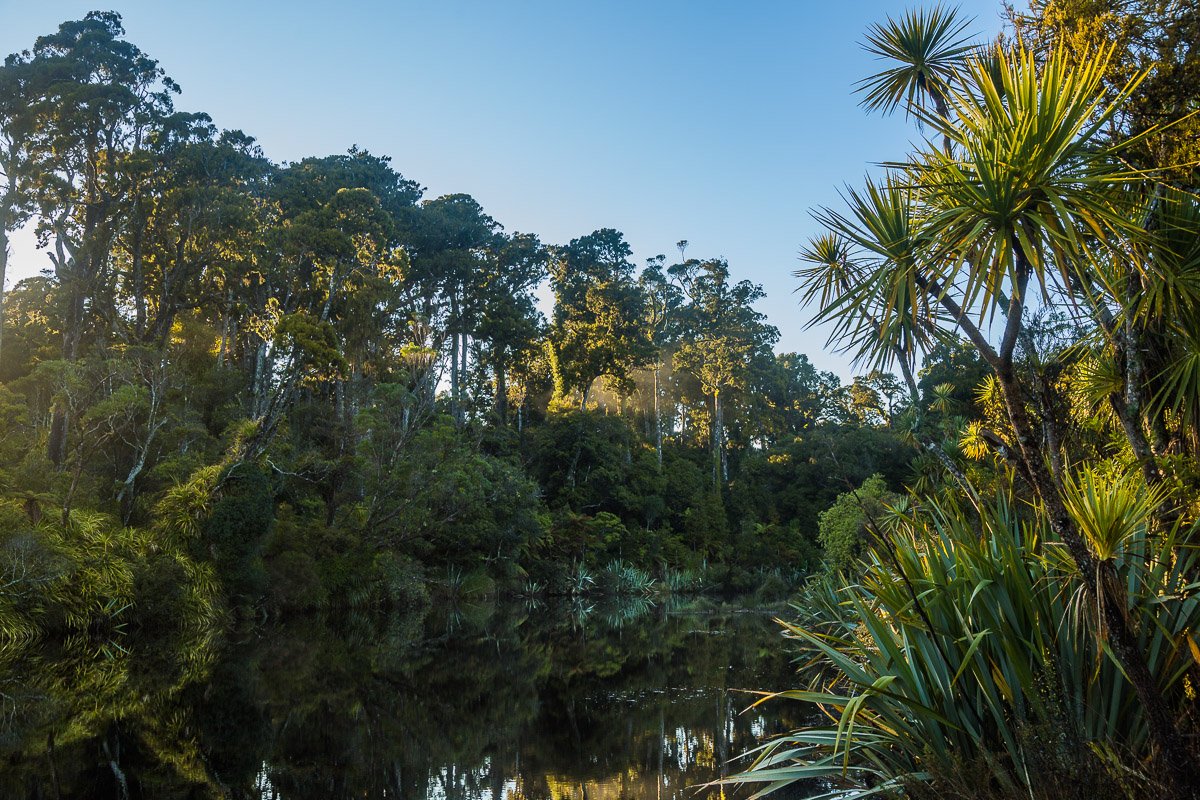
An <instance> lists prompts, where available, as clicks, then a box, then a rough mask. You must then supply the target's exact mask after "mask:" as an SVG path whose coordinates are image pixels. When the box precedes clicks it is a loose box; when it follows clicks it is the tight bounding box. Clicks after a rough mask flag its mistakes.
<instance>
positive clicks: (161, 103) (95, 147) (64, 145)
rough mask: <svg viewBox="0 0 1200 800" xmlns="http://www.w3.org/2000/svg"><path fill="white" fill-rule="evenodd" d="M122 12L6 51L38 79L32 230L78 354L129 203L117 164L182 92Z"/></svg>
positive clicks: (73, 353) (55, 433) (55, 424)
mask: <svg viewBox="0 0 1200 800" xmlns="http://www.w3.org/2000/svg"><path fill="white" fill-rule="evenodd" d="M124 33H125V31H124V28H122V26H121V17H120V16H119V15H118V14H115V13H111V12H98V11H94V12H91V13H89V14H88V15H87V16H86V17H84V19H82V20H78V21H73V22H65V23H63V24H62V25H61V26H59V29H58V32H57V33H54V34H50V35H48V36H42V37H40V38H38V40H37V41H36V42H35V43H34V46H33V49H32V51H30V52H28V53H22V54H20V55H19V56H17V57H15V58H10V60H9V64H10V66H15V65H17V64H20V65H22V66H23V67H24V68H25V69H27V70H28V72H29V74H30V78H29V80H30V82H31V84H32V85H33V86H34V87H36V89H35V90H34V91H33V92H32V94H31V96H30V113H31V114H32V116H33V123H32V130H31V132H30V134H29V136H30V148H29V150H30V165H29V167H30V174H31V175H34V176H35V178H36V179H35V181H34V183H33V185H32V186H31V190H32V191H33V193H34V195H35V197H36V198H37V204H38V211H39V220H38V235H39V241H40V243H41V244H43V245H47V244H48V245H50V246H51V252H50V260H51V261H52V263H53V264H54V270H55V274H56V276H57V277H58V280H59V283H60V285H61V287H62V296H63V307H62V309H61V315H62V337H63V341H62V356H63V358H64V359H65V360H67V361H75V360H76V359H77V358H79V355H80V347H81V344H82V342H83V339H84V334H85V328H86V325H87V320H88V315H89V312H91V313H93V314H94V313H96V312H97V309H95V308H93V307H92V302H93V301H94V300H95V298H96V295H97V292H98V291H99V289H100V284H101V283H102V279H103V276H104V275H105V273H106V271H107V270H108V269H109V267H110V256H111V250H112V246H113V243H114V241H115V239H116V237H117V234H118V232H119V231H120V228H121V224H122V223H123V221H124V220H125V219H126V217H127V215H128V211H129V206H130V200H131V197H130V191H129V189H130V184H129V180H128V175H127V174H124V173H123V170H122V167H123V165H124V164H125V163H126V160H125V157H126V156H127V155H128V154H129V153H130V152H135V151H137V150H139V149H141V148H142V147H143V146H144V144H145V140H146V136H147V133H148V131H149V130H150V129H151V128H152V127H153V126H155V125H156V124H158V122H159V121H160V120H161V119H162V118H163V117H164V116H166V114H167V113H169V112H170V111H171V107H172V105H171V103H172V101H171V95H172V94H173V93H175V92H177V91H178V87H177V86H176V85H175V83H174V82H173V81H171V80H170V79H169V78H167V77H166V75H165V74H164V72H163V70H162V69H161V68H160V67H159V65H158V62H157V61H155V60H154V59H152V58H150V57H149V56H147V55H146V54H145V53H143V52H142V51H141V50H140V49H139V48H137V47H136V46H135V45H133V44H131V43H129V42H127V41H125V40H124V39H123V38H122V37H123V36H124ZM48 451H49V454H50V458H51V460H52V461H54V462H55V463H60V462H61V461H62V459H63V457H64V456H65V453H66V410H65V407H61V406H60V407H57V408H56V410H55V412H54V418H53V421H52V423H51V431H50V438H49V442H48Z"/></svg>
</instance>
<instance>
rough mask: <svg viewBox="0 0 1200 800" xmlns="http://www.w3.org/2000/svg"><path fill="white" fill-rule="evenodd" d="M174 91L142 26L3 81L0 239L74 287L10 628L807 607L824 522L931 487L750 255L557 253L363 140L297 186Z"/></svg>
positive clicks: (7, 301)
mask: <svg viewBox="0 0 1200 800" xmlns="http://www.w3.org/2000/svg"><path fill="white" fill-rule="evenodd" d="M179 96H180V89H179V87H178V86H177V85H176V84H175V83H174V82H173V81H172V80H171V79H170V78H169V77H168V76H167V74H166V73H165V71H164V69H163V67H161V66H160V65H159V63H158V62H157V61H155V60H154V59H153V58H151V57H150V56H149V55H148V54H146V53H144V52H142V51H141V50H140V49H139V48H138V47H137V46H136V45H134V44H133V43H131V42H129V41H127V40H126V39H125V37H124V31H123V29H122V25H121V19H120V17H119V16H118V15H116V14H114V13H99V12H96V13H92V14H89V15H87V17H85V18H84V19H82V20H76V21H71V22H66V23H63V24H62V25H61V26H60V28H59V30H58V31H57V32H55V33H52V34H49V35H46V36H43V37H41V38H39V39H38V40H37V41H36V42H35V43H34V44H33V47H32V49H30V50H28V51H26V52H23V53H18V54H15V55H13V56H10V57H9V58H8V59H7V61H6V62H5V65H4V67H3V69H2V70H0V97H2V98H3V103H4V105H3V109H2V111H0V136H2V137H3V144H2V149H3V156H2V157H0V159H2V163H0V170H2V173H3V176H4V187H5V188H4V194H3V203H2V204H0V205H2V210H0V213H2V214H3V217H2V220H0V229H2V230H3V232H4V235H5V236H6V237H7V236H8V235H10V234H11V233H12V232H13V231H14V230H15V229H17V228H19V227H21V226H31V227H32V228H33V229H34V230H36V232H37V236H38V243H39V245H40V247H41V248H42V251H43V252H44V256H45V257H47V260H48V264H49V265H50V266H49V268H47V269H46V270H44V271H43V272H42V274H41V275H38V276H36V277H31V278H26V279H24V280H21V281H19V282H18V283H17V284H16V285H15V286H14V287H13V288H12V289H11V290H10V291H9V292H8V293H7V294H6V296H4V298H3V312H4V313H3V318H2V329H0V336H2V338H0V382H2V383H0V408H2V409H3V414H2V415H0V417H2V421H0V425H3V435H2V441H3V444H2V445H0V446H2V447H3V448H4V459H3V465H2V467H0V469H2V471H0V487H2V489H0V491H2V492H3V505H2V511H0V513H3V515H4V522H3V536H4V547H3V566H2V567H0V568H2V569H3V574H4V576H5V578H4V584H5V585H6V586H7V591H6V593H5V595H4V598H3V601H0V619H2V620H3V625H4V629H5V630H6V633H7V635H8V636H10V637H16V638H21V637H37V636H40V635H42V634H44V633H48V632H54V631H58V632H65V631H84V632H88V633H89V634H90V635H97V636H100V635H107V634H108V633H111V632H112V631H113V630H115V629H118V628H120V629H121V630H122V631H125V630H130V631H133V630H138V629H144V628H152V627H154V626H156V625H158V624H160V623H161V622H163V621H164V620H171V621H172V622H173V623H174V622H179V621H182V622H184V623H186V624H192V623H193V622H194V623H197V624H220V620H222V619H230V618H232V617H237V616H241V617H255V616H260V615H264V614H265V615H275V614H280V613H286V612H290V611H299V610H312V609H337V608H359V607H368V606H369V607H391V606H403V605H407V604H412V603H421V602H425V599H426V598H427V597H428V596H429V594H430V593H431V592H432V593H434V594H437V593H439V592H440V593H450V594H454V595H458V594H467V595H478V594H491V593H496V592H500V593H509V594H512V593H518V594H534V595H536V594H543V593H556V594H587V593H593V592H601V593H603V592H608V593H613V592H618V593H644V592H695V591H747V590H756V591H762V592H765V593H766V594H768V595H770V596H772V597H775V598H779V597H782V596H784V595H785V594H786V592H787V591H788V589H789V588H790V587H793V586H795V585H796V584H797V583H798V581H799V580H800V579H801V578H802V577H803V576H805V575H806V574H808V573H811V572H813V571H816V570H817V569H819V567H820V564H821V559H822V549H821V547H820V544H819V543H818V541H817V534H816V531H817V515H818V514H819V512H821V511H822V510H823V509H824V508H826V507H827V506H829V505H830V504H831V503H832V502H833V500H834V498H835V497H836V496H837V495H838V494H839V493H841V492H844V491H846V489H847V488H850V487H851V486H854V485H857V484H858V483H860V482H861V481H863V480H864V479H866V478H868V477H870V476H871V475H873V474H877V473H878V474H880V475H882V476H883V478H884V479H886V480H887V481H888V483H889V485H890V486H891V487H892V488H896V489H898V488H899V487H900V485H901V482H902V480H903V479H904V477H905V476H906V475H908V469H909V467H908V465H909V462H910V461H912V459H913V458H914V456H915V455H916V451H914V450H913V449H912V448H911V447H910V446H909V445H908V444H907V443H906V442H905V436H907V435H908V434H907V433H901V431H905V432H907V431H908V429H909V428H910V427H911V425H910V424H909V421H908V417H906V415H909V416H911V411H912V408H911V400H910V399H906V396H905V395H904V394H903V392H902V391H901V385H900V384H899V382H898V381H897V380H896V379H895V378H893V377H892V376H891V375H889V374H887V373H885V372H882V371H879V370H876V371H873V372H871V373H870V374H869V375H867V376H865V377H863V378H862V379H860V380H856V381H854V382H853V383H852V384H851V385H849V386H843V385H842V384H841V382H840V381H839V379H838V378H837V376H835V375H832V374H829V373H823V372H819V371H818V370H816V369H815V368H814V367H813V365H812V364H811V363H810V362H809V361H808V359H807V358H806V357H805V356H803V355H798V354H794V353H775V352H774V351H773V350H772V346H773V345H774V344H775V342H776V340H777V337H778V333H777V331H776V329H775V328H774V327H773V326H771V325H770V324H769V323H768V322H767V320H766V319H765V318H764V317H763V315H762V314H761V313H759V312H758V311H756V310H755V304H756V302H757V301H758V300H760V299H761V297H762V295H763V293H762V290H761V288H760V287H759V286H757V285H755V284H753V283H751V282H749V281H746V280H737V279H736V277H735V276H734V274H733V272H732V269H731V267H730V265H728V264H727V263H726V262H725V261H723V260H721V259H700V258H692V257H690V255H689V254H688V252H687V242H686V241H681V242H679V243H678V245H677V250H678V257H677V258H672V259H668V258H667V257H666V256H657V257H655V258H652V259H650V260H649V262H648V263H647V264H645V266H644V267H642V268H641V269H639V268H637V266H636V265H635V264H633V263H632V261H631V251H630V247H629V245H628V244H627V243H626V241H625V240H624V237H623V236H622V234H621V233H620V232H618V231H616V230H612V229H607V228H601V229H599V230H596V231H594V232H592V233H587V234H585V235H581V236H579V237H578V238H576V239H574V240H572V241H570V242H568V243H566V244H562V245H549V244H544V243H543V242H541V241H540V240H539V239H538V237H537V236H535V235H532V234H527V233H510V232H508V231H506V230H505V229H504V228H503V226H502V225H501V224H500V223H499V222H497V221H496V220H494V219H492V218H491V217H490V216H488V214H487V213H486V212H485V211H484V210H483V209H482V208H481V207H480V205H479V204H478V203H477V202H476V201H475V200H473V199H472V198H471V197H470V196H469V195H466V194H456V195H448V196H444V197H436V198H426V197H425V196H424V190H423V189H422V187H421V186H420V185H419V184H418V183H416V182H415V181H413V180H410V179H408V178H406V177H404V176H403V175H401V174H400V173H399V172H397V171H396V169H395V168H394V167H393V166H392V163H391V161H390V160H389V159H388V158H387V157H383V156H377V155H374V154H371V153H369V152H365V151H363V150H360V149H358V148H356V147H351V148H350V149H349V150H348V151H347V152H346V153H343V154H338V155H331V156H320V157H312V158H305V159H302V160H300V161H297V162H295V163H285V164H277V163H273V162H272V161H270V160H269V159H268V157H267V156H266V155H265V154H264V153H263V152H262V151H261V149H260V148H259V147H258V146H256V144H255V142H254V140H253V139H252V138H251V137H249V136H247V135H246V134H243V133H241V132H240V131H221V130H218V129H217V128H216V127H215V126H214V125H213V123H212V121H211V120H210V118H209V117H208V116H206V115H205V114H203V113H191V112H184V111H179V110H177V108H176V103H177V99H178V97H179ZM0 245H2V246H0V252H4V253H5V254H6V257H7V253H8V247H7V240H6V241H5V242H2V243H0ZM2 269H3V265H0V270H2ZM542 287H548V291H549V292H550V293H552V295H553V305H552V309H550V310H549V315H548V316H549V318H548V319H547V318H546V315H544V314H543V313H542V312H541V311H540V310H539V303H538V302H537V299H536V293H537V292H538V291H539V290H540V289H541V288H542ZM931 380H933V379H932V378H931ZM939 380H940V379H939ZM971 380H973V378H971V377H970V376H968V377H967V379H966V381H965V382H960V385H957V386H956V387H955V390H954V391H955V392H956V393H957V395H958V396H960V397H967V396H969V392H970V388H971V382H970V381H971ZM931 386H932V384H931ZM932 391H933V390H932V388H930V389H929V392H930V394H929V397H928V398H922V399H921V401H920V402H922V403H924V402H927V401H928V400H929V399H931V398H932V396H933V395H932ZM175 606H181V608H176V607H175Z"/></svg>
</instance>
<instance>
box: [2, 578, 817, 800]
mask: <svg viewBox="0 0 1200 800" xmlns="http://www.w3.org/2000/svg"><path fill="white" fill-rule="evenodd" d="M789 659H790V651H789V649H788V647H787V646H786V644H785V642H784V640H783V639H782V637H781V635H780V633H779V628H778V626H777V625H776V624H775V623H774V622H773V621H772V614H771V613H769V612H766V611H763V610H755V609H747V608H741V607H738V606H730V605H725V604H717V603H713V602H710V601H698V602H692V603H675V602H667V603H658V604H656V603H652V602H649V601H642V600H638V601H634V602H624V603H611V604H605V603H590V602H588V603H581V602H575V603H572V602H568V601H553V602H551V601H545V602H521V603H501V604H493V603H482V604H475V605H453V604H448V603H435V606H434V608H432V609H426V610H422V611H419V612H414V613H407V614H390V615H349V616H343V617H337V618H334V617H329V618H299V619H291V620H287V621H284V622H281V623H270V624H262V625H258V626H254V627H252V628H248V629H246V630H244V631H240V632H235V633H233V634H225V635H222V636H219V637H218V636H213V635H206V634H203V633H196V634H194V635H191V636H189V637H183V638H182V640H176V639H172V640H170V641H160V642H144V641H139V640H137V639H136V638H135V637H132V636H130V637H127V641H120V642H115V643H109V644H98V643H96V642H89V641H85V640H72V641H68V642H65V643H61V644H59V645H57V646H56V647H55V648H54V649H53V650H52V651H51V650H48V649H47V648H45V647H42V648H40V649H39V650H38V651H37V652H35V653H29V652H26V653H24V654H21V655H15V654H12V653H9V654H8V655H7V656H6V657H5V658H4V661H3V662H0V794H2V795H3V796H4V797H6V798H7V797H13V798H22V797H24V798H85V797H86V798H121V797H129V798H210V797H212V798H218V797H230V798H254V800H259V799H260V798H280V799H286V800H293V799H298V798H351V797H355V798H364V797H367V798H376V797H378V798H412V799H414V800H415V799H418V798H427V799H429V800H433V799H434V798H436V799H437V800H477V799H478V800H484V799H486V800H618V798H654V799H655V800H659V799H660V798H693V799H697V798H704V797H716V796H720V795H721V790H720V789H719V788H712V787H706V788H700V789H697V788H696V787H698V786H701V785H703V784H706V783H708V782H709V781H712V780H714V779H716V778H719V777H721V776H723V775H727V774H730V773H731V772H735V771H737V769H738V766H737V764H739V763H745V761H744V760H743V761H740V762H736V763H734V764H731V763H730V762H731V760H732V759H735V758H736V757H738V756H740V755H742V754H744V753H746V752H748V751H750V750H752V749H753V748H755V747H757V746H758V745H760V744H761V743H762V742H764V741H765V740H766V739H768V738H769V737H770V736H772V735H773V734H776V733H779V732H781V731H783V730H786V729H789V728H792V727H796V726H798V725H799V724H800V722H801V717H800V715H801V714H802V713H804V709H803V708H801V707H798V706H796V705H795V704H789V703H786V702H784V701H779V702H776V703H768V704H765V705H763V706H759V707H757V708H754V709H751V710H749V711H746V710H745V709H746V708H747V706H749V705H750V704H751V703H752V702H753V701H754V699H755V697H754V695H752V694H749V693H747V692H746V691H745V690H765V689H778V688H784V687H787V686H791V685H793V684H794V682H795V679H794V677H793V676H792V667H791V665H790V661H789ZM746 794H749V792H748V791H746V790H733V791H731V790H729V789H727V790H726V791H725V796H727V797H728V796H736V795H746Z"/></svg>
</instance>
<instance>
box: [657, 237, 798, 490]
mask: <svg viewBox="0 0 1200 800" xmlns="http://www.w3.org/2000/svg"><path fill="white" fill-rule="evenodd" d="M670 272H671V275H672V277H673V278H674V279H675V280H676V281H677V282H678V284H679V286H680V287H681V289H682V291H683V293H684V295H685V296H686V297H687V301H688V302H687V305H686V306H685V307H684V309H683V314H684V319H685V323H684V324H685V325H686V328H685V330H686V333H685V334H684V335H683V336H682V337H681V343H680V345H679V350H678V353H677V354H676V359H677V360H678V362H679V364H680V365H681V366H682V367H683V368H684V369H687V370H688V371H690V372H692V373H693V374H694V375H695V376H696V377H697V378H699V379H700V382H701V384H702V385H703V387H704V390H705V392H706V393H707V394H708V396H709V397H710V398H712V418H711V423H710V434H711V435H710V439H711V445H712V454H713V484H714V485H717V484H719V483H720V482H721V481H726V480H728V479H729V462H728V452H727V450H726V446H725V444H726V442H725V405H726V404H727V402H728V399H729V395H730V394H731V393H733V392H738V391H742V390H744V389H745V388H746V386H747V381H748V378H749V374H750V367H751V363H752V362H753V361H754V358H755V356H756V355H758V354H759V353H760V352H762V351H763V350H770V348H771V346H772V345H773V344H774V343H775V341H776V340H777V339H778V338H779V331H778V330H776V328H775V327H774V326H772V325H768V324H767V323H766V317H765V316H764V315H763V314H762V313H760V312H758V311H756V310H755V309H754V303H756V302H757V301H759V300H761V299H762V298H763V297H764V292H763V290H762V287H761V286H758V285H756V284H753V283H751V282H750V281H746V280H742V281H738V282H737V283H733V282H732V281H731V280H730V277H729V264H727V263H726V262H725V261H724V259H713V260H709V261H697V260H695V259H691V260H689V261H685V262H684V263H682V264H676V265H674V266H672V267H671V269H670Z"/></svg>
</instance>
